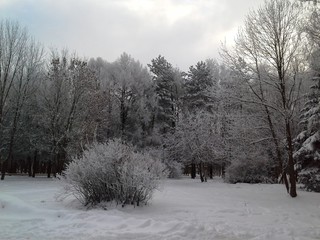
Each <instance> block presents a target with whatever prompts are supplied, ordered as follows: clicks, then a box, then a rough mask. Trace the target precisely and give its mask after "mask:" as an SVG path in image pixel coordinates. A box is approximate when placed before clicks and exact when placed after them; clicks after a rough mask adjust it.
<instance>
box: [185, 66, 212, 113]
mask: <svg viewBox="0 0 320 240" xmlns="http://www.w3.org/2000/svg"><path fill="white" fill-rule="evenodd" d="M214 86H215V82H214V79H213V76H212V73H211V69H210V68H209V66H208V65H207V64H206V63H205V62H203V61H200V62H198V63H197V64H196V65H195V66H191V67H190V68H189V72H188V74H187V79H186V83H185V96H184V97H183V99H184V102H185V105H186V106H187V108H188V110H189V111H196V110H204V109H205V110H209V111H210V110H212V108H213V95H212V88H213V87H214Z"/></svg>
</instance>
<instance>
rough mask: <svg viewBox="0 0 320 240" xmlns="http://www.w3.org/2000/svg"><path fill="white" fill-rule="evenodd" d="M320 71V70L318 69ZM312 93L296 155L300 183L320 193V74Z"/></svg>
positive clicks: (305, 112)
mask: <svg viewBox="0 0 320 240" xmlns="http://www.w3.org/2000/svg"><path fill="white" fill-rule="evenodd" d="M318 70H320V69H318ZM312 81H313V85H312V86H311V92H310V93H309V94H308V95H307V101H306V103H305V107H304V108H303V109H302V114H301V122H300V123H301V125H303V131H301V133H300V134H299V135H298V136H297V137H296V139H295V147H296V152H295V154H294V157H295V160H296V162H297V169H298V171H299V181H300V182H301V183H303V184H304V185H305V188H306V189H307V190H310V191H316V192H320V130H319V129H320V72H319V71H315V74H314V77H313V78H312Z"/></svg>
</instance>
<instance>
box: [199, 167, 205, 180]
mask: <svg viewBox="0 0 320 240" xmlns="http://www.w3.org/2000/svg"><path fill="white" fill-rule="evenodd" d="M203 170H204V169H203V163H199V175H200V180H201V182H204V172H203Z"/></svg>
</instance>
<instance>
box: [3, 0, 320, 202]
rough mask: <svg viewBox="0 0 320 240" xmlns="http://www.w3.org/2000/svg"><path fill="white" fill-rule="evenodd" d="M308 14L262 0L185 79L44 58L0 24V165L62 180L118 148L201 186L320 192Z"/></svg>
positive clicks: (316, 84)
mask: <svg viewBox="0 0 320 240" xmlns="http://www.w3.org/2000/svg"><path fill="white" fill-rule="evenodd" d="M319 50H320V17H319V9H318V7H317V5H315V6H314V5H310V4H307V3H301V2H300V1H299V2H298V1H297V2H291V1H289V0H284V1H280V0H269V1H266V2H265V4H264V5H263V6H261V7H260V8H259V9H257V10H253V11H251V12H250V13H249V14H248V15H247V17H246V21H245V22H244V25H243V27H242V28H241V29H240V30H239V33H238V35H237V38H236V40H235V42H234V44H233V45H232V46H231V47H226V46H223V47H222V48H221V50H220V52H221V56H222V60H223V61H217V60H214V59H203V60H200V61H198V62H195V63H194V65H193V66H190V68H189V70H188V71H187V72H183V71H180V70H179V69H178V68H175V67H173V65H172V63H169V62H168V61H167V60H166V58H165V57H164V56H161V55H159V56H155V58H154V59H152V60H151V62H150V63H149V64H148V65H147V66H143V65H142V64H141V63H140V62H139V61H138V60H136V59H134V58H133V57H132V56H130V55H129V54H127V53H123V54H122V55H121V56H119V58H118V59H117V60H116V61H114V62H108V61H107V60H104V59H102V58H96V59H93V58H91V59H89V60H88V59H83V58H79V57H78V56H77V55H76V54H73V53H70V52H68V51H67V50H61V51H60V50H52V51H49V52H48V51H46V50H45V48H44V47H43V45H42V44H40V43H38V42H36V41H35V40H34V38H33V37H32V36H30V35H29V33H28V32H27V30H26V29H25V28H23V27H22V26H21V25H20V24H19V23H17V22H14V21H11V20H3V21H1V23H0V161H1V173H2V176H1V179H4V177H5V174H6V173H17V172H21V173H29V175H30V176H35V174H36V173H46V174H47V175H48V177H50V176H52V175H53V176H56V174H61V173H62V171H63V170H64V169H65V166H66V164H67V163H69V162H70V161H71V159H73V158H74V157H75V156H80V155H81V153H82V152H83V151H84V150H85V149H86V148H87V146H89V145H91V144H93V143H105V142H108V141H109V140H111V139H120V140H121V141H122V142H126V143H130V144H131V145H133V146H134V147H135V148H136V149H137V150H139V151H143V152H148V153H149V154H150V155H152V156H157V158H160V159H162V161H163V162H164V163H165V164H166V166H167V168H168V169H169V170H170V175H171V176H172V177H175V176H177V175H179V174H180V172H181V170H180V169H182V170H183V172H184V173H185V174H190V175H191V177H192V178H195V176H196V174H197V173H198V174H199V175H200V179H201V181H206V180H207V178H209V177H212V176H213V175H220V176H224V177H225V178H226V180H227V181H229V182H233V183H236V182H250V183H254V182H278V181H281V182H283V183H285V185H286V187H287V190H288V192H289V193H290V195H291V196H292V197H295V196H296V181H297V180H298V181H300V182H301V183H303V184H304V185H305V187H306V188H307V189H308V190H312V191H320V159H319V156H320V155H319V149H320V135H319V125H320V118H319V113H320V108H319V96H320V91H319V89H320V63H319V62H320V51H319Z"/></svg>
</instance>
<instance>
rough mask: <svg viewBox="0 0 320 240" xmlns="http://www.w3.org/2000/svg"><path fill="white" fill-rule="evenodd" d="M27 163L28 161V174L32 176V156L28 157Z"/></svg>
mask: <svg viewBox="0 0 320 240" xmlns="http://www.w3.org/2000/svg"><path fill="white" fill-rule="evenodd" d="M27 163H28V175H29V177H31V176H32V159H31V157H30V156H28V158H27Z"/></svg>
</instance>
